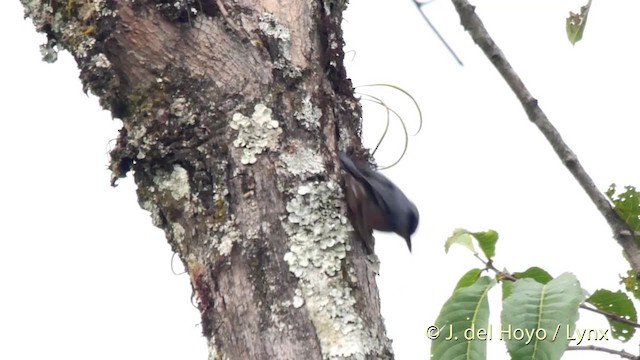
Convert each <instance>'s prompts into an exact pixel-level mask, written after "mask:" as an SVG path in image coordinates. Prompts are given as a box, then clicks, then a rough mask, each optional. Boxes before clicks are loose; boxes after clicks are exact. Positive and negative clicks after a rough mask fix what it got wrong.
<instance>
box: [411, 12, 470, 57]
mask: <svg viewBox="0 0 640 360" xmlns="http://www.w3.org/2000/svg"><path fill="white" fill-rule="evenodd" d="M412 1H413V4H414V5H415V6H416V7H417V8H418V12H419V13H420V15H422V18H423V19H424V21H425V22H426V23H427V25H429V27H430V28H431V30H432V31H433V32H434V33H435V34H436V36H437V37H438V39H440V42H441V43H442V44H443V45H444V46H445V47H446V48H447V50H449V53H450V54H451V55H452V56H453V57H454V59H456V61H457V62H458V64H460V66H464V64H463V63H462V60H460V58H459V57H458V55H457V54H456V52H455V51H453V49H452V48H451V46H449V43H447V40H445V39H444V38H443V37H442V35H440V32H439V31H438V29H436V27H435V26H433V24H432V23H431V21H430V20H429V18H428V17H427V15H426V14H425V13H424V11H422V7H423V6H425V5H427V4H428V3H430V2H431V1H428V2H424V3H421V2H419V1H417V0H412Z"/></svg>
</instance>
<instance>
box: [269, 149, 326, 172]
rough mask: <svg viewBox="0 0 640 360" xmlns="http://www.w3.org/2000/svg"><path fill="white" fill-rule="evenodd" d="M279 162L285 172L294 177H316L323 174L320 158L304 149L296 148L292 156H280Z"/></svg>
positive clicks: (313, 152)
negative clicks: (281, 163)
mask: <svg viewBox="0 0 640 360" xmlns="http://www.w3.org/2000/svg"><path fill="white" fill-rule="evenodd" d="M280 160H282V162H284V163H285V165H286V168H287V170H288V171H289V172H290V173H291V174H293V175H296V176H297V175H302V174H310V175H317V174H322V173H324V172H325V167H324V161H323V160H322V156H320V154H318V153H317V152H315V151H313V150H311V149H308V148H305V147H298V150H297V151H296V152H295V153H293V154H288V153H283V154H282V155H280Z"/></svg>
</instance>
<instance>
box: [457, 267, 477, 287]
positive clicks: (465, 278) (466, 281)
mask: <svg viewBox="0 0 640 360" xmlns="http://www.w3.org/2000/svg"><path fill="white" fill-rule="evenodd" d="M481 273H482V269H478V268H475V269H471V270H469V271H467V273H466V274H464V275H462V277H461V278H460V280H458V284H456V288H455V289H453V291H454V292H455V291H456V290H458V289H462V288H464V287H467V286H471V285H473V284H474V283H475V282H476V280H478V278H479V277H480V274H481Z"/></svg>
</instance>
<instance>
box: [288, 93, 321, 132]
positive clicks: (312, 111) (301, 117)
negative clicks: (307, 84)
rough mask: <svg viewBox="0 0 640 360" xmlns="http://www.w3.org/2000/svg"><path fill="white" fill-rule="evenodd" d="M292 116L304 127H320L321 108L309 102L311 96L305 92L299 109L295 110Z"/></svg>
mask: <svg viewBox="0 0 640 360" xmlns="http://www.w3.org/2000/svg"><path fill="white" fill-rule="evenodd" d="M293 116H295V118H296V120H298V123H299V124H300V125H302V127H304V128H305V129H307V130H309V129H318V128H319V127H320V118H321V117H322V110H320V108H318V107H317V106H315V105H314V104H313V103H312V102H311V96H310V95H308V94H307V95H306V96H305V98H304V99H302V105H301V107H300V110H297V111H296V112H295V113H294V114H293Z"/></svg>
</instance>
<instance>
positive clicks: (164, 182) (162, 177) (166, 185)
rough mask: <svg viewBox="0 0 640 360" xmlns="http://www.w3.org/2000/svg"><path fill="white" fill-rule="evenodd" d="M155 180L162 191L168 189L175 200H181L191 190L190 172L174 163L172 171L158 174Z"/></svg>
mask: <svg viewBox="0 0 640 360" xmlns="http://www.w3.org/2000/svg"><path fill="white" fill-rule="evenodd" d="M153 182H154V183H155V184H156V185H157V186H158V190H160V191H168V192H169V193H170V194H171V196H172V197H173V198H174V199H175V200H180V199H183V198H186V197H187V196H189V193H190V192H191V189H190V186H189V174H188V173H187V170H185V169H184V168H183V167H182V166H180V165H177V164H175V165H173V171H172V172H170V173H166V172H162V173H160V174H158V175H157V176H156V177H155V178H154V179H153Z"/></svg>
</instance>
